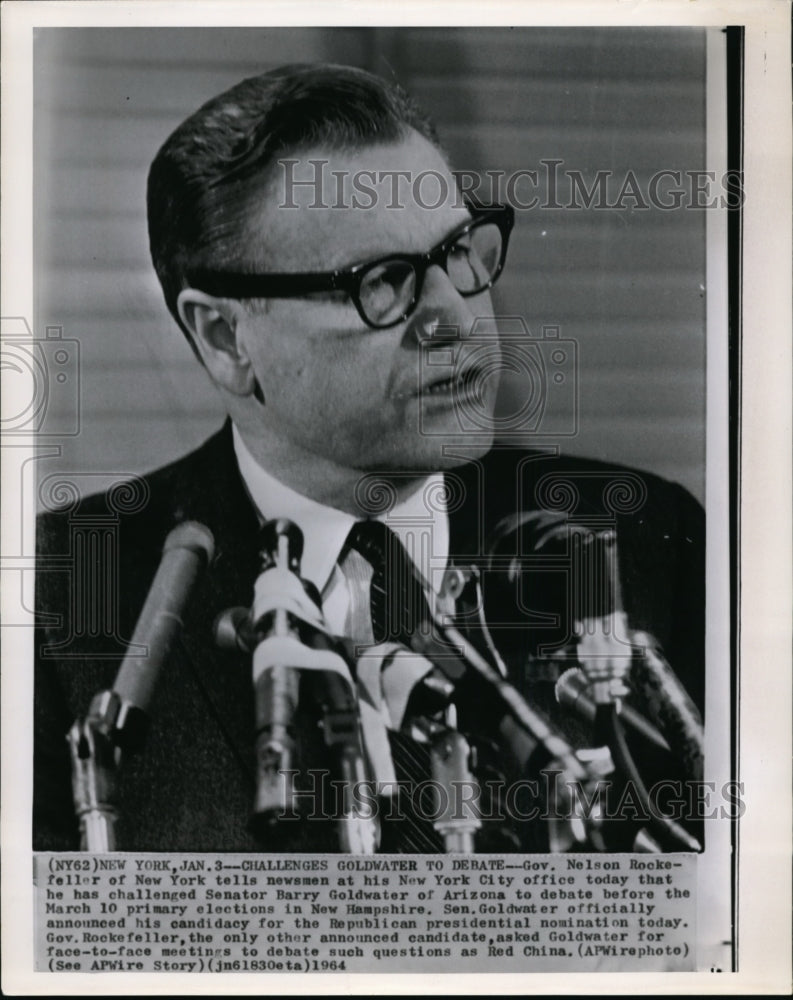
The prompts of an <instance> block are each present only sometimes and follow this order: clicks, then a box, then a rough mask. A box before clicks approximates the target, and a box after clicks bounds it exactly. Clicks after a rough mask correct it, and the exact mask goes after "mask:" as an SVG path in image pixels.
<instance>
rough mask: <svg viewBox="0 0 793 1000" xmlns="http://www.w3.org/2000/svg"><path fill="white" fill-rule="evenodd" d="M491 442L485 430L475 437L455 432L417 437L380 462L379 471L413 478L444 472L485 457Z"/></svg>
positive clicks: (491, 444)
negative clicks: (399, 473) (407, 474)
mask: <svg viewBox="0 0 793 1000" xmlns="http://www.w3.org/2000/svg"><path fill="white" fill-rule="evenodd" d="M493 438H494V435H493V433H492V432H488V431H485V430H483V431H481V432H480V433H477V434H461V433H460V432H459V431H458V432H457V433H456V434H453V433H446V434H435V435H432V436H429V435H427V436H419V437H418V438H417V439H414V440H413V441H412V442H411V444H410V446H408V447H405V446H404V445H403V446H402V447H400V448H395V449H394V450H393V452H392V454H391V455H390V456H388V457H387V458H385V461H382V460H381V461H380V463H379V468H380V470H381V471H383V472H387V471H391V472H403V473H405V472H415V473H416V474H417V475H426V474H429V473H432V472H444V471H445V470H447V469H454V468H456V467H457V466H458V465H463V464H464V463H465V462H470V461H473V460H475V459H477V458H480V457H481V456H482V455H485V454H486V453H487V452H488V451H490V449H491V448H492V446H493ZM383 457H385V456H383Z"/></svg>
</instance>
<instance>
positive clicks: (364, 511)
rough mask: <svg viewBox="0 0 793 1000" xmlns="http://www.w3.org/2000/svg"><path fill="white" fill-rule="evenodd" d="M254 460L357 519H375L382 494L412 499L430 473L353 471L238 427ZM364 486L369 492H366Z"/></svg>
mask: <svg viewBox="0 0 793 1000" xmlns="http://www.w3.org/2000/svg"><path fill="white" fill-rule="evenodd" d="M237 429H238V433H239V434H240V436H241V437H242V440H243V441H244V442H245V447H246V448H247V449H248V451H249V452H250V454H251V456H252V458H253V459H254V460H255V461H256V462H257V463H258V464H259V465H260V466H261V467H262V468H263V469H266V470H267V471H268V473H269V474H270V475H271V476H274V477H275V478H276V479H277V480H278V481H279V482H281V483H283V484H284V485H285V486H288V487H289V488H290V489H292V490H295V492H297V493H300V494H302V495H303V496H305V497H309V498H310V499H311V500H314V501H316V502H317V503H320V504H323V505H324V506H326V507H333V508H335V509H336V510H340V511H344V513H346V514H351V515H353V517H365V516H371V503H372V499H373V498H374V497H376V496H377V495H378V491H380V492H382V490H383V489H384V490H386V491H387V494H386V495H387V496H389V497H391V498H392V499H393V502H394V503H399V502H400V501H402V500H404V499H406V498H407V497H409V496H410V495H411V494H412V493H413V492H414V490H415V489H416V488H417V486H418V484H419V483H420V482H422V481H423V480H424V479H426V478H427V475H428V473H427V472H416V473H415V475H409V474H408V475H406V474H405V473H402V472H400V474H399V475H395V476H393V477H391V476H389V474H388V473H387V472H384V473H379V472H378V473H371V472H366V471H365V470H362V469H351V468H349V467H346V466H341V465H338V464H337V463H335V462H332V461H330V460H329V459H327V458H326V457H325V456H323V455H318V454H315V453H313V452H306V451H302V450H300V449H295V448H294V447H293V446H291V445H285V444H284V443H283V442H282V441H278V440H273V441H265V440H263V439H262V438H261V437H260V436H253V435H251V434H249V433H246V432H245V430H244V429H243V428H240V427H239V426H238V427H237ZM362 483H363V484H364V485H365V489H363V488H362Z"/></svg>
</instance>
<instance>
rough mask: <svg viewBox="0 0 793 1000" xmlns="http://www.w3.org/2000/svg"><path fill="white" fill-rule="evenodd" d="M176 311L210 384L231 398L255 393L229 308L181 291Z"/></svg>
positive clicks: (222, 301)
mask: <svg viewBox="0 0 793 1000" xmlns="http://www.w3.org/2000/svg"><path fill="white" fill-rule="evenodd" d="M177 307H178V309H179V317H180V319H181V320H182V323H184V325H185V326H186V327H187V329H188V330H189V331H190V335H191V336H192V338H193V343H194V344H195V346H196V349H197V350H198V353H199V354H200V355H201V358H202V360H203V362H204V364H205V365H206V368H207V371H208V372H209V374H210V375H211V376H212V378H213V379H214V381H215V382H217V384H218V385H220V386H222V388H224V389H227V390H228V391H229V392H232V393H234V395H235V396H248V395H250V394H251V393H252V392H255V390H256V387H257V381H256V376H255V374H254V371H253V366H252V365H251V362H250V359H249V358H248V355H247V353H246V351H245V348H244V346H243V344H242V342H241V340H240V338H239V337H238V336H237V318H236V315H235V312H234V307H233V305H232V304H231V303H230V302H228V301H226V300H225V299H218V298H215V296H213V295H207V294H206V293H205V292H199V291H198V290H197V289H195V288H184V289H182V291H181V292H180V293H179V298H178V299H177Z"/></svg>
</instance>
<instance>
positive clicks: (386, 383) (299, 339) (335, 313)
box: [238, 133, 498, 472]
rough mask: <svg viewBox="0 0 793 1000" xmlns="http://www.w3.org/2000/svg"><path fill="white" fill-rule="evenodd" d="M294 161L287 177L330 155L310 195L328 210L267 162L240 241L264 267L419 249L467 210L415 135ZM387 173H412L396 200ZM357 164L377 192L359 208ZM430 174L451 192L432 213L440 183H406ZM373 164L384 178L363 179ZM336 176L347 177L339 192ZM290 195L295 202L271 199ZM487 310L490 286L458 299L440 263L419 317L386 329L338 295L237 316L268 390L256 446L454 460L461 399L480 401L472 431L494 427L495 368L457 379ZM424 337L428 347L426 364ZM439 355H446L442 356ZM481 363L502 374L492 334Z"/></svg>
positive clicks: (397, 461)
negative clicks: (262, 193)
mask: <svg viewBox="0 0 793 1000" xmlns="http://www.w3.org/2000/svg"><path fill="white" fill-rule="evenodd" d="M291 159H298V160H299V161H300V162H299V163H298V165H297V166H296V167H295V168H294V173H293V174H292V175H291V176H292V177H293V178H294V179H295V180H297V179H303V178H307V177H308V178H313V177H314V176H315V174H314V168H312V167H310V166H308V161H309V160H319V159H321V160H326V161H327V165H326V166H325V168H324V169H325V172H324V175H323V177H324V180H325V185H324V191H323V197H322V198H320V199H319V200H320V201H322V202H324V207H312V206H316V202H317V197H316V190H315V189H314V188H311V187H298V186H297V185H294V186H292V187H289V188H287V187H286V186H285V183H284V175H283V173H282V172H281V169H280V168H278V167H277V168H276V176H275V179H274V180H273V181H271V182H270V184H269V186H268V189H267V194H266V197H264V198H263V199H262V206H261V209H260V211H259V212H258V213H257V214H255V215H254V216H253V217H252V220H251V227H250V230H249V234H250V235H249V242H248V246H249V253H250V254H251V255H252V257H253V260H252V263H253V264H255V265H257V266H261V265H262V264H264V269H265V270H267V271H269V272H276V271H277V272H284V271H288V272H312V271H332V270H336V269H338V268H347V267H349V266H351V265H354V264H358V263H362V262H366V261H369V260H372V259H375V258H379V257H383V256H387V255H389V254H399V253H424V252H426V251H428V250H430V249H431V248H433V247H434V246H436V245H437V244H438V243H440V242H441V241H442V240H443V239H445V238H446V237H447V236H448V235H449V234H450V233H451V232H452V231H453V230H455V229H456V228H458V227H459V226H460V225H462V224H464V223H465V222H466V221H467V220H468V219H469V218H470V215H469V212H468V210H467V209H466V208H465V207H463V205H462V204H461V199H460V198H459V196H458V195H457V192H456V187H455V182H454V179H453V178H452V176H451V174H450V173H449V169H448V166H447V165H446V163H445V161H444V160H443V158H442V156H441V155H440V153H439V152H438V151H437V150H436V149H435V148H434V147H433V146H432V145H431V144H430V143H429V142H427V141H426V140H425V139H423V138H422V137H420V136H419V135H418V134H417V133H411V134H410V135H409V137H408V138H406V139H405V140H403V141H400V142H399V143H397V144H393V145H387V146H375V147H372V148H368V149H362V150H358V151H352V152H324V151H322V150H313V151H311V152H308V153H305V154H301V155H299V156H294V157H291ZM396 170H400V171H406V172H407V174H408V179H407V180H402V181H401V182H400V186H399V189H398V197H397V198H395V197H394V189H393V184H394V183H395V182H394V181H393V180H391V179H389V178H387V177H384V176H383V175H384V173H385V172H389V171H391V172H393V171H396ZM361 171H368V172H370V173H367V174H366V181H365V183H366V184H367V185H369V186H372V187H374V188H375V195H374V196H372V197H371V199H370V197H369V196H365V197H363V196H361V194H360V193H359V194H358V201H359V203H361V202H363V203H368V202H369V201H370V200H372V201H373V202H374V204H372V206H371V207H368V208H363V207H353V206H352V205H351V204H350V199H351V198H352V197H353V195H354V194H355V192H354V191H353V189H352V187H351V179H352V178H353V177H356V176H358V177H361V176H362V174H361V173H360V172H361ZM426 171H435V172H436V173H437V174H440V175H442V176H443V177H444V178H445V181H446V189H447V191H448V197H447V199H446V200H445V201H444V202H443V204H441V205H439V206H438V207H430V206H435V205H436V203H437V202H438V200H439V193H440V191H441V190H442V185H440V184H439V183H438V181H437V179H433V178H432V177H429V179H428V180H427V179H425V181H424V182H422V186H421V187H420V188H419V187H418V185H414V183H413V181H414V179H415V178H417V177H418V176H419V175H420V174H422V173H423V172H426ZM371 172H375V173H374V176H375V178H380V179H381V182H380V183H374V184H373V183H372V179H371V178H372V175H371ZM336 178H343V179H344V180H343V183H344V192H345V193H344V196H343V197H342V198H341V199H339V197H338V192H337V188H336V184H337V183H338V181H337V180H336ZM290 201H291V202H292V203H296V204H298V206H299V207H297V208H291V209H290V208H284V207H279V206H283V205H284V204H285V203H289V202H290ZM339 202H342V205H341V207H340V206H339ZM492 316H493V313H492V305H491V301H490V296H489V294H488V293H487V292H483V293H479V294H477V295H475V296H472V297H469V298H463V297H462V296H461V295H460V294H459V293H458V292H457V291H456V289H455V288H454V286H453V285H452V283H451V281H450V280H449V278H448V277H447V275H446V274H445V272H444V271H443V270H442V269H441V268H440V267H437V266H433V267H431V268H430V269H429V270H428V272H427V274H426V278H425V281H424V286H423V290H422V293H421V297H420V299H419V301H418V303H417V305H416V308H415V310H414V312H413V313H412V314H411V315H410V316H409V317H408V318H407V319H406V320H403V321H401V322H400V323H399V324H398V325H397V326H393V327H390V328H389V329H385V330H375V329H372V328H371V327H369V326H367V325H366V323H365V322H364V321H363V319H362V318H361V317H360V315H359V314H358V311H357V310H356V308H355V305H354V304H353V302H352V301H351V300H350V299H349V298H348V297H347V296H346V295H344V294H343V293H319V294H314V295H311V296H307V297H304V298H299V299H276V298H273V299H269V300H268V302H267V306H266V309H262V310H254V309H248V310H245V312H244V314H243V316H242V319H241V321H240V323H239V324H238V333H239V335H240V336H241V337H242V339H243V342H244V344H245V347H246V351H247V354H248V357H249V358H250V360H251V363H252V365H253V367H254V371H255V374H256V376H257V378H258V381H259V384H260V386H261V388H262V391H263V394H264V399H265V405H264V407H263V409H262V411H261V427H260V431H261V438H260V442H261V444H262V446H263V447H267V443H268V441H272V442H275V441H277V442H278V446H279V449H280V452H281V454H283V449H284V447H287V448H288V449H290V450H292V451H293V452H294V455H295V460H296V461H300V460H310V457H311V456H312V455H317V456H322V457H323V458H324V459H326V460H330V461H332V462H334V463H335V464H336V465H339V466H342V467H344V468H349V469H356V470H361V471H366V472H377V471H382V472H388V471H395V470H400V471H414V470H415V471H425V470H427V469H441V468H444V467H448V466H453V465H456V464H459V459H453V458H448V457H445V456H444V454H443V450H442V449H443V445H444V444H449V443H450V442H456V443H460V442H462V441H465V438H464V437H462V436H461V428H460V423H459V419H458V408H459V405H460V403H461V401H462V403H463V405H465V406H469V407H474V408H475V412H476V414H477V415H478V417H479V418H480V419H478V420H477V425H478V427H480V428H481V427H482V426H484V427H485V428H486V427H487V426H489V417H490V416H492V412H493V407H494V405H495V397H496V392H497V376H495V375H492V374H491V375H490V376H488V377H485V378H479V379H478V378H474V379H472V378H471V377H470V372H469V377H468V378H467V379H466V380H465V386H467V388H466V387H464V386H463V385H462V383H461V382H460V381H459V380H457V381H455V379H454V377H455V376H456V375H459V374H460V372H461V371H464V370H465V368H466V366H469V367H470V361H471V360H472V358H473V355H472V352H471V350H472V346H473V345H472V344H471V343H470V342H468V343H466V338H468V337H469V335H470V332H471V327H472V324H473V323H474V320H475V319H476V318H477V317H482V318H484V319H485V320H491V319H492ZM491 325H492V324H491ZM438 327H441V328H449V327H452V328H453V329H454V330H455V331H458V333H457V336H456V341H455V342H452V341H448V340H446V339H445V338H447V337H448V336H449V334H448V331H438V330H437V328H438ZM433 337H434V338H435V339H433ZM433 344H434V345H435V346H436V353H435V355H434V357H433V362H432V364H431V365H430V366H428V365H427V364H426V361H427V351H428V350H431V349H432V348H433ZM448 348H452V349H453V351H449V350H448ZM437 349H445V354H441V353H438V352H437ZM452 353H453V354H454V362H452ZM493 354H495V355H496V357H495V358H494V357H493V356H492V355H493ZM444 357H446V358H448V362H447V363H446V364H443V363H441V364H438V361H439V360H440V361H441V362H443V360H444ZM479 357H480V360H481V351H480V355H479ZM488 362H489V366H488V370H489V371H490V372H491V373H492V372H494V371H496V372H497V371H498V345H497V343H496V342H495V341H494V343H493V346H492V353H489V354H488ZM449 380H451V381H449ZM474 393H475V398H474ZM465 443H466V454H467V455H469V456H472V457H473V455H474V453H476V454H481V453H483V452H484V451H486V450H487V449H488V448H489V447H490V444H491V443H492V441H491V439H490V437H489V436H488V433H487V430H485V431H484V433H483V432H482V431H481V430H478V431H477V435H476V438H475V440H473V441H465ZM470 445H473V446H474V447H473V449H472V448H471V447H470Z"/></svg>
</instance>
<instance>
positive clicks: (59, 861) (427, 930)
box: [33, 854, 697, 973]
mask: <svg viewBox="0 0 793 1000" xmlns="http://www.w3.org/2000/svg"><path fill="white" fill-rule="evenodd" d="M33 860H34V886H35V893H36V899H35V910H34V912H35V921H36V934H35V943H36V945H35V947H36V969H37V971H50V972H124V973H128V972H179V973H185V972H193V973H194V972H274V973H283V972H306V973H311V972H314V973H316V972H326V973H330V972H443V971H451V970H453V971H455V972H465V971H471V972H485V971H486V972H491V971H492V972H495V971H499V972H510V971H511V972H518V971H522V972H527V971H535V972H574V971H595V970H597V971H686V970H693V969H694V968H695V961H696V954H695V951H696V949H695V941H696V927H695V903H696V899H695V885H696V863H697V859H696V856H694V855H687V854H674V855H664V856H660V855H659V856H653V855H608V856H604V855H585V854H569V855H503V856H493V855H482V856H478V857H470V856H454V855H449V856H439V857H429V856H425V855H417V856H413V857H411V856H405V855H400V856H378V857H376V858H368V857H367V858H364V857H350V856H335V855H334V856H322V857H314V856H308V855H301V856H297V857H296V856H294V855H292V856H276V855H232V854H222V855H206V854H202V855H174V854H162V855H155V854H141V855H135V854H115V855H87V854H79V855H65V854H38V855H35V856H34V859H33Z"/></svg>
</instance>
